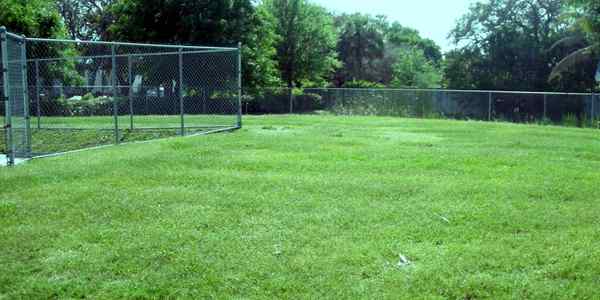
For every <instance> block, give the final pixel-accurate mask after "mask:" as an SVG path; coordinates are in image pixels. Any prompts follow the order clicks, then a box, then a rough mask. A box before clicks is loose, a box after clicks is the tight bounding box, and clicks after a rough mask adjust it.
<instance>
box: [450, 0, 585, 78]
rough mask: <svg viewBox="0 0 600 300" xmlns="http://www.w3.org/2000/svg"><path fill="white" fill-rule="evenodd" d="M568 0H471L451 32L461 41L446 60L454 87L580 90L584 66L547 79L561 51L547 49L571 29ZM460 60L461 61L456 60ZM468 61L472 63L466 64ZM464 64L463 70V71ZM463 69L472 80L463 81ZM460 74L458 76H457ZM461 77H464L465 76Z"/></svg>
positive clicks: (456, 39)
mask: <svg viewBox="0 0 600 300" xmlns="http://www.w3.org/2000/svg"><path fill="white" fill-rule="evenodd" d="M564 8H565V1H564V0H490V1H488V2H480V3H476V4H474V5H473V6H471V8H470V10H469V12H468V13H467V14H466V15H465V16H464V17H463V18H461V19H460V20H459V21H458V22H457V25H456V27H455V28H454V30H453V31H452V32H451V34H450V36H451V37H452V38H453V39H454V42H455V43H456V44H457V45H459V46H460V49H459V50H458V51H454V52H453V53H451V59H449V60H448V62H447V63H446V65H445V70H447V71H451V72H448V73H446V82H447V83H448V84H449V87H451V88H478V89H503V90H514V89H519V90H582V89H586V88H589V86H590V85H589V80H586V79H585V78H586V75H585V73H586V72H587V71H588V70H585V68H583V69H582V70H580V73H579V74H574V76H573V77H570V78H569V80H566V81H562V82H553V83H549V82H548V80H547V79H548V75H549V74H550V72H551V63H552V62H553V61H556V60H557V57H558V56H560V54H559V53H556V52H553V51H548V49H550V48H551V46H552V45H553V44H554V43H555V42H556V41H558V40H560V39H561V38H563V37H564V36H566V35H567V34H568V25H569V24H568V22H567V21H566V20H565V19H564V18H562V17H561V15H562V13H563V11H564ZM456 64H459V65H456ZM465 65H469V69H465V68H464V66H465ZM460 70H462V71H461V72H459V71H460ZM464 72H469V73H471V74H473V75H468V77H469V78H471V79H472V80H473V81H472V83H473V84H469V85H468V86H465V85H464V84H465V83H466V82H465V80H464V77H465V74H464ZM457 75H458V77H457ZM461 77H462V78H461Z"/></svg>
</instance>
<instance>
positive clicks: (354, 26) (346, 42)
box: [335, 14, 442, 86]
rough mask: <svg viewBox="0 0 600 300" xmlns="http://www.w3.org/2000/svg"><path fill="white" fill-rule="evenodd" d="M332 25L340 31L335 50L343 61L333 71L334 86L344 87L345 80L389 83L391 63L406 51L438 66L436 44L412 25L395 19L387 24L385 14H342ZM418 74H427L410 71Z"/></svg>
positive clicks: (392, 78)
mask: <svg viewBox="0 0 600 300" xmlns="http://www.w3.org/2000/svg"><path fill="white" fill-rule="evenodd" d="M336 24H337V27H338V30H339V31H340V41H339V42H338V52H339V53H340V58H341V59H342V62H343V63H344V66H343V67H342V68H341V69H340V70H339V71H338V73H337V74H336V78H335V84H336V86H345V81H348V80H350V81H352V80H366V81H372V82H378V83H381V84H384V85H392V81H393V80H394V72H395V70H394V68H393V67H394V65H395V64H397V63H398V62H400V61H401V60H402V59H405V54H406V53H407V52H408V53H411V52H412V51H414V50H416V51H421V52H422V53H423V54H424V56H425V58H426V61H427V63H428V64H429V65H432V66H434V67H435V68H436V69H438V68H439V65H440V62H441V60H442V54H441V51H440V48H439V46H437V45H436V44H435V43H434V42H433V41H431V40H428V39H424V38H422V37H421V36H420V35H419V32H418V31H416V30H414V29H412V28H408V27H404V26H402V25H401V24H400V23H398V22H392V23H390V22H389V21H388V20H387V18H386V17H385V16H376V17H372V16H370V15H363V14H353V15H345V14H344V15H341V16H339V17H337V18H336ZM413 70H414V71H415V72H419V71H420V70H419V69H413ZM405 71H407V70H405ZM422 76H425V77H427V75H425V74H416V73H415V74H412V77H422ZM434 85H435V84H434Z"/></svg>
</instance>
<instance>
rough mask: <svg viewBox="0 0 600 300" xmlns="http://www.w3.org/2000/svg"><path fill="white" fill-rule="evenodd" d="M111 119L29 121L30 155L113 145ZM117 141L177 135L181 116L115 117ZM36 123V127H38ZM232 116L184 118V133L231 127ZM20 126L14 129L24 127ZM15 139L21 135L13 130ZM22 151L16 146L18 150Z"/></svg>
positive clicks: (2, 145)
mask: <svg viewBox="0 0 600 300" xmlns="http://www.w3.org/2000/svg"><path fill="white" fill-rule="evenodd" d="M114 121H115V120H114V117H113V116H91V117H90V116H86V117H41V118H39V119H38V118H35V117H34V118H32V119H31V122H30V127H31V150H32V152H33V155H34V156H38V155H44V154H51V153H59V152H66V151H72V150H78V149H82V148H90V147H96V146H104V145H111V144H114V143H115V136H114V130H115V124H114ZM117 121H118V125H119V142H120V143H127V142H138V141H146V140H153V139H158V138H165V137H174V136H177V135H180V134H181V116H179V115H163V116H159V115H135V116H133V118H131V117H130V116H119V117H118V120H117ZM38 122H39V126H38ZM236 123H237V116H235V115H189V114H187V115H185V116H184V126H185V133H186V134H187V135H192V134H196V133H200V132H206V131H210V130H215V129H222V128H224V127H234V126H235V125H236ZM24 127H25V125H24V123H23V122H22V119H20V123H18V125H16V126H14V128H24ZM15 132H16V133H15V134H14V136H15V137H16V139H19V138H20V137H22V135H24V134H25V132H24V131H23V130H15ZM5 147H6V146H5V139H4V137H2V138H1V139H0V152H2V153H4V152H5V151H6V150H5ZM22 148H25V146H20V147H18V149H22Z"/></svg>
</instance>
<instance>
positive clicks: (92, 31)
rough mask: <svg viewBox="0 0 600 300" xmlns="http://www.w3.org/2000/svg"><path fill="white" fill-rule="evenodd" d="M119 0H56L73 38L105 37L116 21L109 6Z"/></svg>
mask: <svg viewBox="0 0 600 300" xmlns="http://www.w3.org/2000/svg"><path fill="white" fill-rule="evenodd" d="M116 1H117V0H56V5H57V6H58V9H59V11H60V14H61V16H62V19H63V21H64V24H65V26H66V28H67V30H68V33H69V36H70V38H72V39H80V40H96V39H101V40H102V39H105V38H106V33H107V29H108V26H109V25H110V24H111V23H112V22H113V21H114V17H113V15H112V14H111V13H110V12H109V8H110V6H111V5H112V4H114V3H115V2H116Z"/></svg>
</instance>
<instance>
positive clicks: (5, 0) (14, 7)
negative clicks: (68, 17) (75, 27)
mask: <svg viewBox="0 0 600 300" xmlns="http://www.w3.org/2000/svg"><path fill="white" fill-rule="evenodd" d="M0 24H1V25H2V26H6V28H7V29H8V30H10V31H12V32H15V33H18V34H23V35H25V36H29V37H42V38H60V37H64V36H65V34H66V30H65V27H64V25H63V23H62V22H61V18H60V14H59V13H58V10H57V8H56V6H54V4H53V2H52V1H48V0H27V1H23V0H2V1H0Z"/></svg>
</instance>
